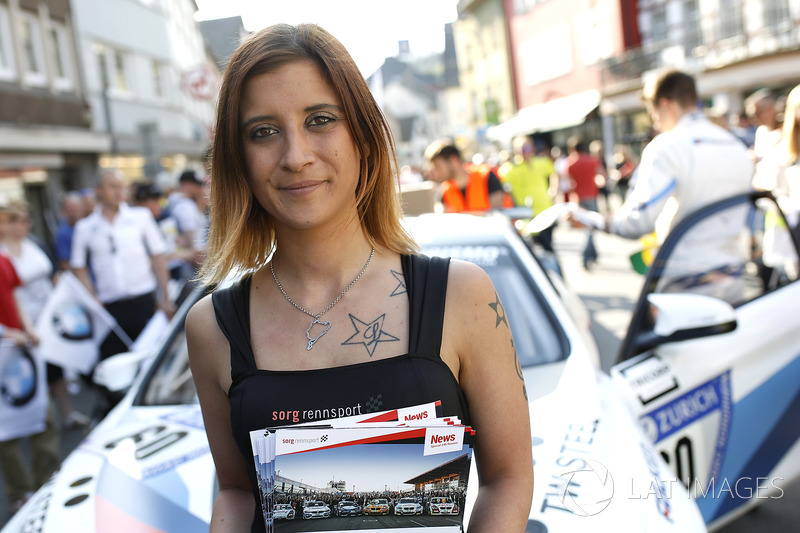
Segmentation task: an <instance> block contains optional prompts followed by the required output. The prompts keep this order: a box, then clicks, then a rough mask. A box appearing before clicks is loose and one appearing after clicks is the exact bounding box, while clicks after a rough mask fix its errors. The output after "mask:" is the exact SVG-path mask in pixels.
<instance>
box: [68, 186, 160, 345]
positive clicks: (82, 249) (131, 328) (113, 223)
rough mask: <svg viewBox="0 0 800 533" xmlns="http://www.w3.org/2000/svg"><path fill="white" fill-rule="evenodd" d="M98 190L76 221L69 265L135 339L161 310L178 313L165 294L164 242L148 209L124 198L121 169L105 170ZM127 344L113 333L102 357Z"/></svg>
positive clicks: (107, 339)
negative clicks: (89, 210)
mask: <svg viewBox="0 0 800 533" xmlns="http://www.w3.org/2000/svg"><path fill="white" fill-rule="evenodd" d="M95 190H96V193H97V199H98V203H97V206H96V207H95V210H94V212H92V214H90V215H89V216H87V217H86V218H83V219H81V220H79V221H78V223H77V224H76V225H75V236H74V238H73V241H72V254H71V257H70V267H71V268H72V270H73V272H74V273H75V275H76V276H77V277H78V279H80V280H81V282H82V283H83V284H84V285H85V286H86V288H87V289H89V291H91V292H92V294H94V295H95V296H96V297H97V299H98V300H100V302H101V303H102V304H103V306H104V307H105V308H106V310H107V311H108V312H109V313H110V314H111V315H112V316H113V317H114V318H115V319H116V320H117V323H118V324H119V326H120V327H121V328H122V330H123V331H125V333H126V334H127V335H128V336H129V337H130V338H131V339H134V340H135V339H136V337H137V336H138V335H139V333H141V332H142V330H143V329H144V327H145V326H146V325H147V322H148V321H149V320H150V318H151V317H152V316H153V314H155V312H156V309H157V308H159V309H161V310H163V311H164V312H165V313H166V315H167V317H168V318H171V317H172V315H173V314H174V312H175V305H174V304H173V303H172V302H171V301H170V299H169V295H168V292H167V281H168V279H169V274H168V272H167V268H166V257H165V251H166V243H165V241H164V238H163V237H162V235H161V232H160V230H159V228H158V225H157V224H156V220H155V218H154V217H153V214H152V213H151V212H150V210H149V209H147V208H146V207H137V206H129V205H128V204H127V203H125V202H124V201H123V199H124V196H125V185H124V182H123V179H122V176H121V174H120V173H119V172H118V171H115V170H106V171H103V172H102V174H101V175H100V180H99V183H98V185H97V187H96V189H95ZM90 265H91V269H92V272H93V273H94V277H95V280H94V282H93V281H92V279H91V278H90V277H89V273H88V267H89V266H90ZM126 348H127V347H126V346H125V344H124V343H123V341H122V340H121V339H120V338H119V337H118V336H117V335H116V334H115V333H113V332H112V333H110V334H109V335H108V337H107V338H106V340H105V341H104V342H103V344H102V346H101V347H100V358H101V359H105V358H106V357H109V356H111V355H114V354H115V353H119V352H122V351H125V350H126Z"/></svg>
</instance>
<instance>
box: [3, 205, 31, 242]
mask: <svg viewBox="0 0 800 533" xmlns="http://www.w3.org/2000/svg"><path fill="white" fill-rule="evenodd" d="M8 221H9V224H8V227H7V229H8V235H9V236H10V237H12V238H14V239H19V240H22V239H24V238H25V237H27V236H28V233H29V231H30V229H31V218H30V215H28V213H27V212H26V211H17V210H11V211H10V212H9V217H8Z"/></svg>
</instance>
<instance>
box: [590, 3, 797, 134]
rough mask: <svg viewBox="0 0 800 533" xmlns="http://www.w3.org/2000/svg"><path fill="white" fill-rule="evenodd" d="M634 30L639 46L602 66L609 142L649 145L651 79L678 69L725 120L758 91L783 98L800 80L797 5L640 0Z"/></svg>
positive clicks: (705, 101)
mask: <svg viewBox="0 0 800 533" xmlns="http://www.w3.org/2000/svg"><path fill="white" fill-rule="evenodd" d="M635 7H636V10H637V16H636V18H635V19H634V20H632V21H630V24H636V25H637V26H638V27H636V28H631V26H630V25H629V26H628V30H629V31H638V32H639V33H640V34H641V45H640V46H636V47H631V48H629V49H628V50H626V51H625V52H624V53H622V54H619V55H615V56H613V57H611V58H608V59H607V60H606V61H605V65H604V68H603V72H602V92H603V102H602V104H601V108H600V109H601V114H602V115H603V116H604V122H605V124H604V126H605V131H606V135H607V137H608V139H609V141H610V142H621V143H626V144H632V145H634V146H636V145H641V144H643V143H645V142H647V139H648V137H649V127H650V126H649V119H648V118H647V115H646V112H645V110H644V106H643V104H642V102H641V99H640V96H639V94H640V90H641V87H642V84H643V81H644V80H645V79H646V78H647V76H650V75H652V74H653V73H654V72H657V71H659V70H660V69H664V68H670V67H673V68H678V69H681V70H684V71H686V72H689V73H691V74H692V75H694V76H695V77H696V79H697V85H698V90H699V92H700V97H701V99H702V100H703V104H704V106H705V107H706V108H707V109H710V110H713V111H714V113H716V114H722V115H724V116H726V117H727V118H728V119H732V118H734V117H735V116H736V115H741V114H742V113H743V111H744V110H743V102H744V100H745V99H746V98H747V96H749V95H750V94H752V93H753V92H755V91H756V90H758V89H762V88H765V89H769V90H771V91H773V92H774V93H775V94H776V95H777V96H780V95H785V94H787V93H788V92H789V90H791V88H792V87H794V86H795V85H796V84H797V83H800V1H798V0H736V1H733V0H639V1H638V3H637V4H636V6H635Z"/></svg>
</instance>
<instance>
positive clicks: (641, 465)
mask: <svg viewBox="0 0 800 533" xmlns="http://www.w3.org/2000/svg"><path fill="white" fill-rule="evenodd" d="M591 357H592V356H591V354H589V353H582V352H574V353H573V354H571V356H570V358H569V359H568V361H567V363H566V365H565V367H564V370H563V373H562V375H561V377H560V379H559V382H558V384H557V385H556V387H555V390H554V391H553V392H552V393H549V394H546V395H544V396H542V397H538V398H535V399H533V400H532V401H530V403H529V409H530V417H531V447H532V453H533V460H534V490H533V501H532V505H531V512H530V515H529V522H528V527H527V529H526V531H527V532H530V533H547V532H550V533H554V532H557V533H561V532H567V531H584V530H587V531H588V530H591V531H599V532H603V531H609V532H610V531H614V532H619V531H631V532H633V531H635V532H637V533H640V532H648V533H649V532H680V533H689V532H692V533H693V532H705V531H706V526H705V523H704V522H703V519H702V516H701V515H700V512H699V511H698V508H697V506H696V504H695V502H694V501H693V500H692V499H691V498H689V495H688V493H687V491H686V490H685V488H684V487H683V485H681V484H680V483H679V482H678V481H677V480H676V478H675V475H674V474H673V473H672V471H671V470H669V468H668V466H667V465H666V463H665V462H664V461H663V459H662V458H661V457H660V455H659V454H658V452H657V451H656V450H655V449H654V448H653V446H652V444H651V443H650V440H649V439H648V438H647V437H646V436H645V435H644V433H643V431H642V430H641V428H640V427H639V426H638V425H637V423H636V422H635V419H634V418H633V416H632V414H631V413H630V411H629V408H628V407H627V406H626V405H625V404H624V403H623V402H622V400H621V399H620V398H619V396H618V395H617V394H616V392H615V391H614V390H613V389H612V383H611V380H610V378H609V377H608V376H607V375H606V374H604V373H602V372H600V371H599V370H598V369H597V368H596V366H594V365H593V364H592V363H591V362H590V359H591ZM524 377H525V381H526V383H527V386H528V387H532V386H535V384H536V383H537V376H536V369H535V367H534V368H532V369H529V370H528V371H527V372H526V373H525V376H524ZM473 466H474V465H473ZM477 484H478V480H477V474H476V469H475V468H474V467H473V468H472V471H471V479H470V482H469V486H470V488H471V487H476V486H477ZM474 498H475V491H473V490H470V491H469V498H468V502H467V512H468V513H469V510H470V508H471V506H472V502H473V501H474ZM467 519H468V517H465V523H467V522H466V520H467Z"/></svg>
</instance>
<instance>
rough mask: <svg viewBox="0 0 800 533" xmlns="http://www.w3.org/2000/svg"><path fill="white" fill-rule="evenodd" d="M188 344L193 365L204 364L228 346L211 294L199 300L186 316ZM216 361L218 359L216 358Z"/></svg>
mask: <svg viewBox="0 0 800 533" xmlns="http://www.w3.org/2000/svg"><path fill="white" fill-rule="evenodd" d="M186 342H187V344H188V347H189V358H190V359H191V360H192V361H193V364H202V363H205V362H210V361H207V359H208V358H209V357H212V356H213V355H214V354H219V353H220V352H219V350H220V349H221V348H225V347H226V346H227V341H226V339H225V335H224V334H223V333H222V331H221V330H220V328H219V325H218V324H217V317H216V314H215V313H214V304H213V302H212V300H211V294H207V295H206V296H203V297H202V298H201V299H200V300H198V301H197V302H196V303H195V304H194V305H193V306H192V308H191V309H189V312H188V313H187V315H186ZM214 358H215V359H216V357H214Z"/></svg>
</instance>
